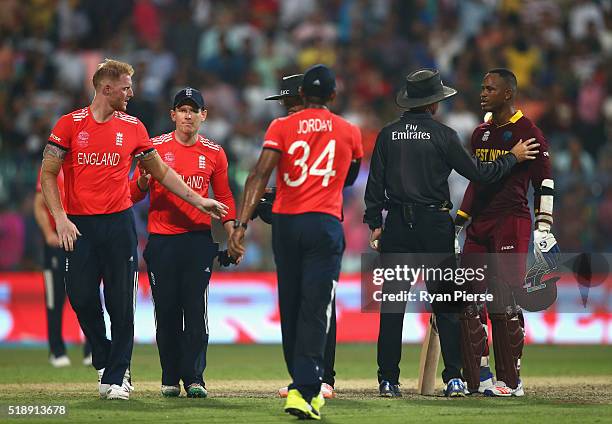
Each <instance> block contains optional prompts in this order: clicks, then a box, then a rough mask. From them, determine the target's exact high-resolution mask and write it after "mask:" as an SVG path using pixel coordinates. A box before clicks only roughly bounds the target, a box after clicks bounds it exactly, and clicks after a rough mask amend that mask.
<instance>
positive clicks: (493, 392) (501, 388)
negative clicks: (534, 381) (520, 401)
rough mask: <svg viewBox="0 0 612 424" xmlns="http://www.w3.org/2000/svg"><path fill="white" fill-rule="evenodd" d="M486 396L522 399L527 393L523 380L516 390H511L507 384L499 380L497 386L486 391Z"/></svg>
mask: <svg viewBox="0 0 612 424" xmlns="http://www.w3.org/2000/svg"><path fill="white" fill-rule="evenodd" d="M484 395H485V396H491V397H510V396H517V397H520V396H525V391H524V390H523V382H522V381H521V380H519V382H518V385H517V386H516V389H512V388H510V387H508V386H506V383H504V382H503V381H501V380H498V381H497V383H496V384H495V386H493V387H492V388H489V389H486V390H485V391H484Z"/></svg>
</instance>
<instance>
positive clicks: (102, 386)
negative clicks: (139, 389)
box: [97, 368, 136, 399]
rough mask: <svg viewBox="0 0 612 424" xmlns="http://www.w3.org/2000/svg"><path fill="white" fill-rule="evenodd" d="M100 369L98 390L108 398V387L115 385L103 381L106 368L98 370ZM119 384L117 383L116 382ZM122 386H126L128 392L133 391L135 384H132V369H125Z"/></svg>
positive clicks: (102, 395) (101, 395)
mask: <svg viewBox="0 0 612 424" xmlns="http://www.w3.org/2000/svg"><path fill="white" fill-rule="evenodd" d="M97 371H98V392H99V393H100V397H101V398H103V399H104V398H107V394H108V389H109V388H110V387H111V386H113V384H107V383H102V376H103V375H104V368H102V369H100V370H97ZM114 386H117V384H114ZM121 387H124V388H125V389H126V390H127V391H128V392H133V391H134V390H136V389H134V386H132V376H131V373H130V369H129V368H128V369H127V370H125V374H124V375H123V383H122V384H121ZM113 399H114V398H113Z"/></svg>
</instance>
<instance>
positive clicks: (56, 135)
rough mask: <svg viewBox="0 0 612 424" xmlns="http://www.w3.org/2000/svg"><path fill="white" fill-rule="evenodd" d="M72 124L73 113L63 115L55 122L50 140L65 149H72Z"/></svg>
mask: <svg viewBox="0 0 612 424" xmlns="http://www.w3.org/2000/svg"><path fill="white" fill-rule="evenodd" d="M72 125H73V119H72V116H71V115H64V116H62V117H61V118H60V119H59V121H57V123H56V124H55V127H53V130H51V134H50V135H49V142H50V143H53V144H55V145H56V146H59V147H61V148H63V149H64V150H70V145H71V143H72Z"/></svg>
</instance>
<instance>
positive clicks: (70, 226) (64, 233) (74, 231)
mask: <svg viewBox="0 0 612 424" xmlns="http://www.w3.org/2000/svg"><path fill="white" fill-rule="evenodd" d="M55 230H56V231H57V237H58V239H59V245H60V247H61V248H62V249H64V250H65V251H66V252H72V251H73V250H74V245H75V244H76V239H77V237H78V236H80V235H81V232H80V231H79V229H78V228H77V227H76V225H74V223H73V222H72V221H70V220H69V219H68V217H67V216H66V215H64V216H63V217H61V218H58V219H57V222H56V223H55Z"/></svg>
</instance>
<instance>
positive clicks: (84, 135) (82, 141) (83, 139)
mask: <svg viewBox="0 0 612 424" xmlns="http://www.w3.org/2000/svg"><path fill="white" fill-rule="evenodd" d="M77 144H78V146H79V147H87V146H89V133H88V132H87V131H81V132H80V133H79V134H78V135H77Z"/></svg>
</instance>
